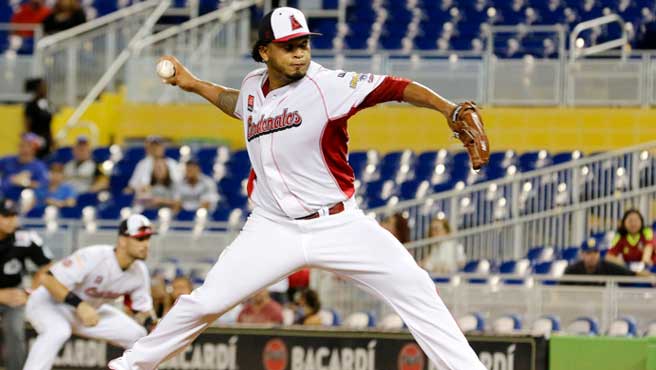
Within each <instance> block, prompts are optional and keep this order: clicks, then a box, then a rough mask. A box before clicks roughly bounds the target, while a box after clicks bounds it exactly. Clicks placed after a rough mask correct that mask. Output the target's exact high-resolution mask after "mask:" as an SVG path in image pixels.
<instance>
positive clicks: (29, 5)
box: [11, 0, 50, 37]
mask: <svg viewBox="0 0 656 370" xmlns="http://www.w3.org/2000/svg"><path fill="white" fill-rule="evenodd" d="M49 15H50V8H48V7H47V6H45V4H44V0H28V1H26V2H24V3H23V4H22V5H21V6H20V7H19V8H18V10H17V11H16V12H15V13H14V15H12V16H11V23H12V24H41V22H43V20H44V19H46V17H48V16H49ZM13 33H14V34H15V35H18V36H20V37H33V36H34V31H32V30H16V31H14V32H13Z"/></svg>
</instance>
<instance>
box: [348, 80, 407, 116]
mask: <svg viewBox="0 0 656 370" xmlns="http://www.w3.org/2000/svg"><path fill="white" fill-rule="evenodd" d="M410 82H412V81H410V80H408V79H406V78H401V77H394V76H386V77H385V79H384V80H383V82H381V83H380V85H378V87H376V88H375V89H374V90H373V91H372V92H370V93H369V95H367V97H366V98H365V99H364V100H363V101H362V103H360V105H359V106H358V109H364V108H369V107H372V106H374V105H376V104H379V103H385V102H388V101H402V100H403V91H404V90H405V88H406V86H408V85H409V84H410Z"/></svg>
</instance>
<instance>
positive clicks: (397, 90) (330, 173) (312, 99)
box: [235, 62, 410, 218]
mask: <svg viewBox="0 0 656 370" xmlns="http://www.w3.org/2000/svg"><path fill="white" fill-rule="evenodd" d="M267 80H268V75H267V70H266V69H258V70H255V71H253V72H251V73H249V74H248V75H247V76H246V77H245V78H244V80H243V82H242V86H241V89H240V92H239V99H238V101H237V107H236V109H235V115H236V116H237V117H240V118H241V119H242V121H243V123H244V135H245V137H246V146H247V149H248V155H249V157H250V161H251V165H252V166H253V171H252V173H251V176H250V178H249V186H248V190H249V196H250V198H251V201H252V202H253V203H254V204H255V205H256V207H261V208H262V209H264V210H265V211H267V212H271V213H273V214H275V215H278V216H285V217H289V218H299V217H304V216H307V215H309V214H312V213H314V212H316V211H317V210H318V209H320V208H322V207H326V206H329V205H334V204H337V203H339V202H341V201H345V200H347V199H349V198H351V197H352V196H353V194H354V193H355V187H354V180H355V178H354V176H353V169H352V168H351V166H350V165H349V163H348V140H349V136H348V132H347V121H348V119H349V117H351V116H352V115H354V114H355V113H356V112H357V111H358V110H360V109H364V108H367V107H370V106H373V105H375V104H378V103H381V102H386V101H392V100H399V101H400V100H401V99H402V98H403V91H404V89H405V87H406V86H407V85H408V84H409V83H410V81H408V80H405V79H400V78H395V77H388V76H381V75H375V74H371V73H355V72H344V71H336V70H330V69H327V68H324V67H322V66H321V65H319V64H317V63H315V62H312V63H311V64H310V67H309V68H308V72H307V74H306V76H305V77H303V78H302V79H300V80H298V81H296V82H293V83H291V84H288V85H285V86H283V87H280V88H278V89H275V90H272V91H270V92H268V94H266V95H265V93H264V92H263V90H262V87H263V86H264V85H265V82H266V81H267Z"/></svg>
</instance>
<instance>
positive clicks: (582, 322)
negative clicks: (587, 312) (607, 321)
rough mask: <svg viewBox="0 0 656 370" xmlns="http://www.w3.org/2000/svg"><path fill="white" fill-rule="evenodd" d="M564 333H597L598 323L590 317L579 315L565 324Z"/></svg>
mask: <svg viewBox="0 0 656 370" xmlns="http://www.w3.org/2000/svg"><path fill="white" fill-rule="evenodd" d="M565 333H567V334H570V335H588V336H590V335H599V324H598V323H597V320H596V319H594V318H592V317H579V318H577V319H576V320H574V321H573V322H571V323H570V324H569V325H568V326H567V329H565Z"/></svg>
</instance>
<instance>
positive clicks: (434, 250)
mask: <svg viewBox="0 0 656 370" xmlns="http://www.w3.org/2000/svg"><path fill="white" fill-rule="evenodd" d="M449 234H451V226H450V225H449V221H447V220H446V219H445V218H444V217H436V218H434V219H433V220H432V221H431V224H430V229H429V230H428V237H429V238H437V237H440V236H447V235H449ZM429 248H430V249H429V251H428V256H426V257H425V258H423V259H422V260H421V261H420V263H419V265H420V266H421V267H423V268H424V269H425V270H427V271H429V272H431V273H433V274H450V273H453V272H456V271H458V270H459V269H460V268H462V267H463V266H464V265H465V261H466V258H465V249H464V248H463V246H462V245H461V244H459V243H458V242H457V241H455V240H445V241H442V242H439V243H436V244H433V245H431V246H429Z"/></svg>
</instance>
